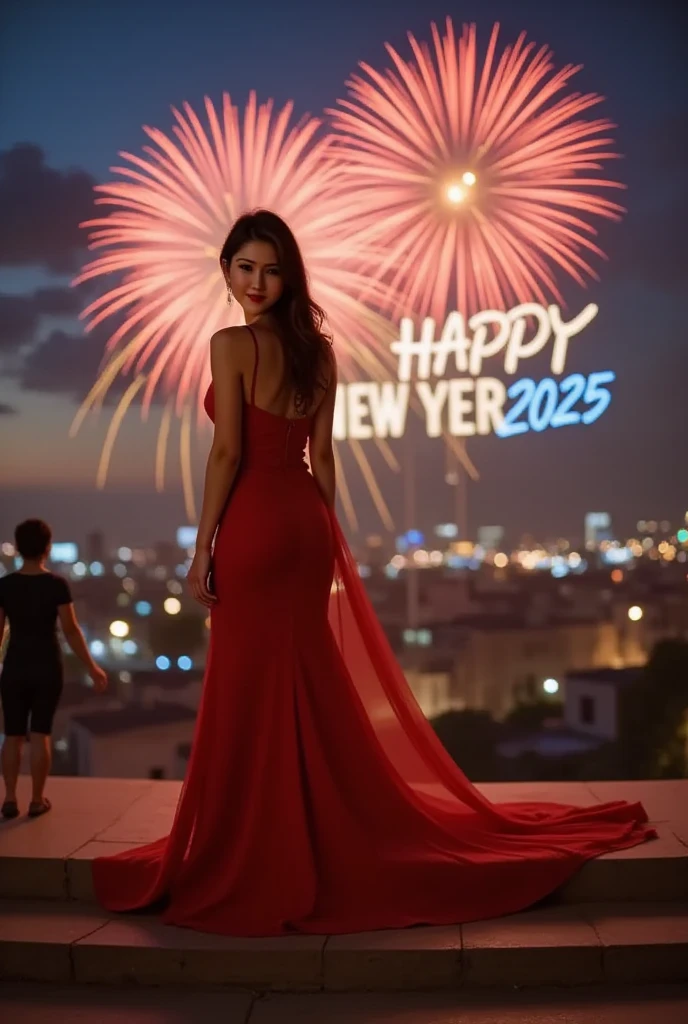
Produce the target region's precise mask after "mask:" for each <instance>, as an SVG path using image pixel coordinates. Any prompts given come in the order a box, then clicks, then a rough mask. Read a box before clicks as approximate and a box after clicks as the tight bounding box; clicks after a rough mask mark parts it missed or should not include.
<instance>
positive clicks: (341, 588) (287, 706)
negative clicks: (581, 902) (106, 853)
mask: <svg viewBox="0 0 688 1024" xmlns="http://www.w3.org/2000/svg"><path fill="white" fill-rule="evenodd" d="M254 341H255V339H254ZM257 355H258V349H257V347H256V370H255V371H254V378H253V386H252V400H251V402H250V403H247V404H246V406H245V415H244V442H243V444H244V453H243V459H242V467H241V470H240V475H239V478H238V480H237V482H236V485H235V487H234V490H233V493H232V496H231V499H230V501H229V502H228V504H227V507H226V510H225V512H224V515H223V517H222V520H221V523H220V526H219V530H218V534H217V538H216V544H215V550H214V556H213V558H214V565H213V568H214V580H215V592H216V595H217V599H218V600H217V603H216V604H215V605H214V606H213V609H212V611H211V623H212V624H211V631H210V647H209V652H208V660H207V667H206V674H205V680H204V686H203V693H202V697H201V702H200V707H199V711H198V718H197V722H196V728H195V736H194V742H193V746H192V751H191V757H190V760H189V767H188V771H187V775H186V779H185V781H184V784H183V787H182V791H181V795H180V799H179V803H178V806H177V811H176V815H175V818H174V823H173V825H172V830H171V832H170V834H169V835H168V836H165V837H164V838H161V839H159V840H158V841H157V842H154V843H151V844H149V845H146V846H141V847H138V848H135V849H132V850H129V851H126V852H124V853H120V854H116V855H115V856H111V857H99V858H97V859H96V860H95V861H94V863H93V880H94V886H95V892H96V895H97V898H98V900H99V902H100V903H101V904H102V905H103V906H104V907H106V908H108V909H109V910H114V911H126V910H133V909H135V908H141V907H145V906H148V905H150V904H153V903H157V902H158V901H159V900H162V899H164V901H165V909H164V911H163V920H164V921H166V922H167V923H169V924H175V925H181V926H186V927H189V928H194V929H197V930H199V931H205V932H216V933H220V934H224V935H234V936H268V935H287V934H293V933H295V932H301V933H310V934H341V933H346V932H358V931H367V930H373V929H378V928H401V927H405V926H408V925H414V924H450V923H458V922H466V921H473V920H477V919H481V918H489V917H497V916H500V915H503V914H508V913H511V912H514V911H517V910H521V909H523V908H525V907H528V906H530V905H531V904H533V903H535V902H536V901H538V900H540V899H541V898H542V897H544V896H546V895H547V894H548V893H550V892H552V891H553V890H554V889H556V888H557V887H558V886H559V885H561V883H562V882H564V881H566V879H568V878H570V877H571V875H573V874H574V872H575V871H577V870H578V868H579V867H580V866H581V865H582V864H583V863H584V862H585V861H586V860H588V859H589V858H591V857H595V856H597V855H598V854H601V853H607V852H609V851H611V850H619V849H623V848H624V847H629V846H634V845H636V844H638V843H641V842H643V841H644V840H646V839H649V838H651V837H654V836H656V832H655V831H654V830H653V829H652V828H650V827H648V826H647V825H645V822H646V821H647V815H646V813H645V811H644V809H643V807H642V805H641V804H639V803H633V804H629V803H624V802H616V803H607V804H597V805H595V806H592V807H584V808H580V807H571V806H566V805H559V804H553V803H513V804H492V803H490V801H488V800H487V799H486V798H485V797H484V796H482V795H481V794H480V793H479V792H478V790H477V789H476V788H475V787H474V786H473V785H472V784H471V783H470V782H469V780H468V779H467V778H466V776H465V775H464V774H463V773H462V772H461V771H460V769H459V768H458V767H457V766H456V764H455V763H454V762H453V760H452V759H451V758H450V757H449V755H448V754H447V753H446V751H445V749H444V747H443V746H442V744H441V743H440V741H439V739H438V738H437V737H436V735H435V733H434V731H433V729H432V727H431V726H430V724H429V723H428V721H427V720H426V718H425V716H424V715H423V712H422V711H421V709H420V707H419V706H418V704H417V703H416V701H415V698H414V697H413V694H412V692H411V690H410V688H409V686H408V684H407V683H406V680H405V678H404V676H403V673H402V671H401V669H400V667H399V665H398V664H397V662H396V660H395V658H394V655H393V653H392V651H391V650H390V647H389V645H388V643H387V640H386V638H385V636H384V633H383V632H382V629H381V627H380V625H379V623H378V621H377V619H376V616H375V613H374V611H373V609H372V607H371V605H370V603H369V600H368V597H367V595H366V592H365V589H364V587H363V585H362V584H361V581H360V579H359V576H358V572H357V569H356V564H355V561H354V559H353V557H352V555H351V552H350V551H349V548H348V546H347V544H346V541H345V539H344V536H343V534H342V531H341V529H340V527H339V524H338V522H337V520H336V517H335V516H334V514H333V513H330V512H329V511H328V509H327V507H326V506H325V504H324V502H323V501H322V498H321V496H320V493H319V491H318V488H317V486H316V484H315V481H314V480H313V478H312V476H311V475H310V473H309V472H308V469H307V467H306V464H305V462H304V456H303V453H304V449H305V445H306V443H307V440H308V435H309V430H310V420H309V419H297V420H290V419H286V418H284V417H281V416H276V415H273V414H272V413H269V412H267V411H266V410H263V409H261V408H259V407H258V406H256V405H255V402H254V395H255V380H256V372H257V368H258V366H257V364H258V360H257ZM206 409H207V411H208V413H209V415H210V416H211V418H212V416H213V392H212V386H211V389H210V390H209V392H208V395H207V396H206ZM333 578H334V583H333Z"/></svg>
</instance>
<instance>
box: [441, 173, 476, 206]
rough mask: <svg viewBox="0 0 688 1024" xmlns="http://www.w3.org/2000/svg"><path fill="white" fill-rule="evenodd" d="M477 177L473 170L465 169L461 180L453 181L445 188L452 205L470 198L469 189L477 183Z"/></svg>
mask: <svg viewBox="0 0 688 1024" xmlns="http://www.w3.org/2000/svg"><path fill="white" fill-rule="evenodd" d="M477 180H478V179H477V178H476V176H475V174H474V173H473V171H465V172H464V174H462V175H461V182H458V181H451V182H450V183H449V184H448V185H447V187H446V190H445V195H446V197H447V199H448V200H449V202H450V203H451V204H452V206H458V205H459V204H460V203H463V201H464V200H465V199H467V198H468V192H469V190H470V189H471V188H472V187H473V186H474V185H475V183H476V181H477Z"/></svg>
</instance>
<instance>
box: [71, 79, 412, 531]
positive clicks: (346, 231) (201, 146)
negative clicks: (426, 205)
mask: <svg viewBox="0 0 688 1024" xmlns="http://www.w3.org/2000/svg"><path fill="white" fill-rule="evenodd" d="M173 114H174V118H175V122H176V123H175V125H174V128H173V131H172V135H171V136H170V135H166V134H165V133H164V132H162V131H160V130H158V129H155V128H150V127H145V128H144V131H145V132H146V135H147V136H148V138H149V139H150V140H151V143H152V145H146V146H145V147H144V148H143V155H137V154H132V153H121V154H120V156H121V158H122V160H123V163H122V164H121V165H120V166H117V167H115V168H113V173H114V174H115V175H116V176H117V178H116V180H114V181H112V182H110V183H109V184H106V185H101V186H98V187H97V189H96V191H97V193H98V196H99V197H98V198H97V200H96V203H97V205H99V206H103V207H107V208H108V210H107V212H106V214H105V215H104V216H102V217H98V218H95V219H93V220H91V221H89V222H87V223H86V224H85V225H83V226H84V227H86V228H88V229H89V231H90V234H89V248H90V249H91V250H94V251H96V252H97V253H99V255H97V256H96V258H95V259H93V260H92V261H91V262H90V263H89V264H88V265H87V266H86V267H85V268H84V270H83V271H82V273H81V274H80V275H79V277H78V278H77V279H76V281H75V282H74V284H79V283H81V282H84V281H89V280H92V279H94V278H100V277H105V276H108V275H115V278H116V281H117V283H116V284H114V285H113V286H112V287H110V289H109V290H108V291H107V292H106V293H105V294H103V295H102V296H101V297H100V298H98V299H96V300H95V301H94V302H92V303H91V304H90V305H89V306H88V307H87V309H85V310H84V312H83V314H82V318H83V319H85V320H86V321H87V330H88V331H91V330H93V328H94V327H96V326H97V325H98V324H101V323H103V322H105V321H108V320H110V319H111V318H119V320H121V323H120V324H119V326H118V327H117V329H116V330H113V334H112V335H111V337H110V339H109V341H108V343H107V346H106V357H107V360H106V364H105V366H104V368H103V370H102V372H101V375H100V377H99V379H98V380H97V381H96V383H95V385H94V387H93V388H92V389H91V392H90V393H89V395H88V396H87V398H86V400H85V401H84V403H83V405H82V407H81V409H80V410H79V412H78V413H77V416H76V418H75V421H74V424H73V428H72V435H73V434H74V433H76V431H78V429H79V427H80V426H81V424H82V422H83V420H84V417H85V415H86V414H87V413H88V411H89V410H90V409H91V408H93V407H96V408H98V407H100V406H102V403H103V401H104V399H105V397H106V395H107V392H108V390H109V388H110V387H111V386H112V384H113V383H114V381H115V380H116V379H117V377H118V376H121V375H122V376H126V375H129V374H133V375H135V376H136V379H137V381H138V383H137V388H136V391H138V390H139V388H141V387H143V391H142V401H141V408H142V415H143V417H144V418H146V417H147V415H148V413H149V411H150V407H151V403H152V402H153V400H154V398H155V397H156V396H157V395H158V394H161V395H163V396H167V397H168V398H172V399H173V401H174V412H175V414H176V416H177V417H178V418H179V419H181V421H182V432H181V438H180V443H181V445H182V459H181V467H182V478H183V486H184V494H185V500H186V507H187V511H188V512H189V515H191V516H193V515H194V514H195V508H194V503H193V487H192V482H191V460H190V449H189V445H190V435H189V424H190V420H189V417H188V410H189V408H190V407H194V408H195V411H196V417H197V423H199V422H200V421H201V420H202V419H203V410H202V401H203V397H204V394H205V391H206V388H207V386H208V383H209V379H210V370H209V361H208V340H209V338H210V336H211V335H212V334H213V333H214V332H215V331H217V330H219V329H220V328H222V327H226V326H229V325H232V324H238V323H242V322H243V315H242V313H241V311H240V310H237V309H236V308H230V309H228V307H227V303H226V290H225V284H224V280H223V277H222V274H221V271H220V268H219V262H218V258H219V252H220V249H221V247H222V243H223V241H224V238H225V235H226V232H227V230H228V228H229V226H230V224H231V223H232V222H233V221H234V220H235V219H236V217H237V216H239V215H240V214H241V213H242V212H245V211H247V210H251V209H255V208H257V207H266V208H269V209H272V210H274V211H275V212H276V213H278V214H280V215H281V216H282V217H284V219H285V220H286V221H287V222H288V223H289V225H290V227H291V228H292V230H293V231H294V232H295V234H296V236H297V238H298V240H299V244H300V246H301V248H302V251H303V253H304V258H305V261H306V265H307V267H308V269H309V273H310V276H311V283H312V289H313V295H314V298H315V299H316V301H317V302H318V303H319V304H320V305H322V306H323V307H324V308H325V309H326V310H327V314H328V322H329V327H330V329H331V331H332V334H333V337H334V341H335V347H336V351H337V354H338V357H339V360H340V365H341V373H342V379H343V380H345V381H346V380H353V379H355V378H356V377H357V375H358V374H359V373H360V372H361V371H362V372H363V374H364V375H365V376H367V377H371V378H378V379H379V378H385V377H387V376H388V375H389V373H390V372H391V371H392V370H393V368H394V359H393V357H392V356H391V354H390V351H389V343H390V342H391V340H392V334H393V328H392V326H391V324H390V323H389V322H388V321H387V320H385V319H383V318H382V317H381V316H379V315H378V314H377V313H375V312H374V310H373V309H371V305H374V306H377V307H378V308H381V307H382V306H383V305H385V304H386V303H387V294H386V293H387V288H386V287H383V286H382V285H381V284H379V283H377V282H376V280H375V279H371V277H370V276H368V275H363V274H362V273H361V272H360V271H359V266H360V265H361V264H362V262H363V257H364V256H365V255H366V250H365V248H364V244H363V243H362V244H361V245H360V246H359V247H358V248H357V247H356V245H355V244H353V243H352V242H351V241H350V235H351V223H352V221H353V220H354V219H355V217H356V211H357V209H358V206H359V204H360V196H357V195H356V194H355V193H352V192H351V189H350V188H349V182H348V179H347V178H345V177H344V176H343V175H342V172H341V168H340V167H339V165H338V163H337V162H336V161H335V160H334V159H333V142H332V139H331V138H328V137H326V136H319V135H318V129H319V127H320V121H319V120H317V119H315V118H304V119H303V120H301V121H300V122H299V123H298V124H295V125H292V124H291V120H292V104H291V103H288V104H287V105H286V106H285V107H283V108H282V109H281V110H279V111H277V112H274V111H273V104H272V102H268V103H265V104H262V105H260V106H259V105H258V103H257V100H256V96H255V94H254V93H251V95H250V98H249V100H248V104H247V107H246V110H245V112H244V115H243V118H242V117H240V113H239V111H238V109H237V108H236V107H235V106H233V105H232V103H231V100H230V97H229V96H228V95H227V94H225V95H224V96H223V101H222V107H221V110H219V111H218V110H217V109H216V108H215V106H214V105H213V104H212V102H211V101H210V100H209V99H206V100H205V114H206V119H207V124H208V128H207V130H206V129H205V128H204V126H203V124H202V122H201V120H200V119H199V117H198V116H197V115H196V113H195V112H194V111H193V109H192V108H191V107H190V106H189V105H188V104H184V105H183V109H182V111H179V110H174V109H173ZM368 255H369V250H368ZM364 298H365V300H366V302H365V303H364V301H363V299H364ZM144 378H145V380H144ZM133 394H134V392H132V391H131V390H130V389H127V391H126V392H125V397H126V405H125V406H123V407H122V406H121V407H119V408H118V410H117V411H116V413H115V415H114V416H113V420H112V425H111V428H110V429H109V430H108V435H107V453H104V455H103V458H102V459H101V463H100V467H99V471H98V484H99V486H103V485H104V482H105V478H106V475H107V467H108V464H109V460H110V456H111V453H112V449H113V445H114V442H115V437H116V433H117V428H118V427H119V425H121V422H122V419H123V416H124V412H126V408H127V407H128V406H129V404H130V402H131V400H132V397H133ZM121 401H122V403H124V402H125V398H123V399H122V400H121ZM170 425H171V424H170V418H169V414H168V413H165V415H164V416H163V420H162V425H161V436H160V438H159V442H158V448H157V453H156V467H155V469H156V472H155V476H156V485H157V486H158V487H159V488H161V487H162V485H163V481H164V466H165V458H166V451H167V441H168V435H169V432H170ZM381 445H382V451H383V455H384V457H385V459H386V460H387V462H388V464H393V462H394V460H393V456H392V455H391V453H390V452H389V451H388V450H387V447H386V445H385V443H384V442H382V443H381ZM373 497H374V500H375V503H376V505H377V506H378V511H379V512H380V514H381V516H382V517H383V519H386V518H388V517H389V512H388V509H387V507H386V505H385V503H384V500H383V499H382V495H381V493H380V492H379V491H376V493H375V494H374V495H373Z"/></svg>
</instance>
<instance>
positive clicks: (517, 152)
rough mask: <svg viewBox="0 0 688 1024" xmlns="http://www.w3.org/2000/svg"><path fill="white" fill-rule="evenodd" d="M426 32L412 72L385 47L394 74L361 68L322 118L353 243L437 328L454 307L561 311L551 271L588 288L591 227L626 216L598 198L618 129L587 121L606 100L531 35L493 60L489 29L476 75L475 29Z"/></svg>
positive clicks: (594, 250)
mask: <svg viewBox="0 0 688 1024" xmlns="http://www.w3.org/2000/svg"><path fill="white" fill-rule="evenodd" d="M431 28H432V41H433V45H432V47H430V46H428V45H427V44H425V43H419V42H418V41H417V40H416V39H415V38H414V37H413V36H412V35H409V41H410V44H411V49H412V51H413V58H414V59H413V60H410V61H406V60H404V59H403V58H402V57H401V56H400V55H399V54H398V53H397V52H396V50H394V49H393V48H392V47H391V46H389V45H388V46H387V51H388V53H389V55H390V57H391V59H392V62H393V65H394V67H393V68H390V69H387V70H386V71H385V72H384V73H381V72H379V71H377V70H375V69H374V68H371V67H370V66H368V65H366V64H362V65H361V67H362V70H363V72H364V75H354V76H353V77H352V79H351V80H350V82H348V83H347V84H348V86H349V89H350V92H349V98H347V99H343V100H340V101H339V107H338V108H337V109H335V110H330V111H328V114H329V115H331V116H332V118H333V127H334V130H335V132H336V135H337V144H338V150H339V155H340V159H341V160H342V161H343V162H344V163H345V165H346V169H347V172H348V174H349V177H350V180H351V188H352V190H355V192H356V194H357V196H358V197H359V214H358V217H357V221H356V224H357V227H358V231H359V235H360V237H361V238H364V239H365V240H366V241H367V242H372V243H374V244H375V245H377V246H380V248H381V249H382V250H383V251H384V253H385V257H384V259H383V260H382V261H381V262H380V264H379V266H378V277H379V279H381V280H383V279H384V280H387V281H388V282H389V283H390V285H391V293H390V294H395V293H396V294H400V293H403V294H404V296H405V299H404V305H405V312H406V313H407V314H410V313H415V314H417V315H420V314H424V313H429V314H431V315H432V316H434V317H435V318H436V319H440V318H442V317H443V316H444V315H445V314H446V311H447V309H448V308H451V303H452V302H456V303H458V308H459V309H460V310H461V311H463V312H466V313H471V312H476V311H477V310H478V309H480V308H485V307H497V308H506V306H507V304H508V303H511V302H522V301H527V300H537V301H540V302H547V301H548V300H550V301H551V300H552V299H555V300H557V301H562V300H561V295H560V292H559V289H558V287H557V283H556V278H555V274H556V272H557V271H564V272H565V273H566V274H567V275H569V276H570V277H571V278H573V279H574V280H575V281H577V282H578V283H579V284H581V285H584V284H585V282H586V279H587V278H589V277H596V276H597V275H596V274H595V271H594V269H593V267H592V266H591V264H590V262H589V260H590V259H591V258H593V257H603V256H604V253H603V252H602V251H601V249H600V248H599V246H598V245H597V244H596V243H595V241H594V239H595V236H596V234H597V231H596V228H595V226H594V221H595V220H596V219H597V218H606V219H610V220H618V219H619V218H620V216H621V214H622V213H623V212H624V209H623V207H622V206H619V205H618V204H616V203H614V202H612V201H610V200H609V199H608V198H606V197H605V196H604V195H603V194H600V193H603V192H604V191H605V190H609V189H614V188H623V185H620V184H619V183H618V182H616V181H611V180H609V179H607V178H606V177H605V174H604V168H605V166H606V165H607V164H608V163H609V161H610V160H614V159H616V158H617V156H618V154H617V153H615V152H614V150H613V140H612V139H611V138H610V137H609V135H608V132H609V131H610V129H612V128H613V127H615V126H614V125H613V124H612V123H611V122H610V121H608V120H606V119H603V118H598V119H589V118H587V117H586V116H584V115H586V112H587V111H589V110H590V109H591V108H592V107H595V106H596V105H597V104H598V103H600V102H601V99H602V97H600V96H597V95H595V94H592V93H585V94H584V93H580V92H571V91H570V90H569V88H568V87H569V83H570V81H571V79H572V78H573V76H574V75H575V74H576V72H577V71H579V70H580V68H579V67H575V66H573V65H566V66H565V67H563V68H561V69H560V70H555V67H554V64H553V61H552V53H551V51H550V50H549V49H548V48H547V47H546V46H542V47H540V48H539V49H536V47H535V45H534V44H533V43H526V41H525V34H521V35H520V36H519V38H518V39H517V40H516V42H515V43H514V44H513V45H511V46H506V47H505V48H504V50H503V51H502V53H501V55H498V54H497V36H498V32H499V26H498V25H495V26H494V27H493V29H492V33H491V36H490V41H489V44H488V47H487V53H486V55H485V59H484V61H483V62H482V65H481V64H480V62H479V55H478V51H477V45H476V30H475V26H474V25H471V26H464V27H463V31H462V34H461V37H460V38H457V36H456V35H455V33H454V29H453V26H452V22H451V19H447V23H446V30H445V33H444V35H440V31H439V30H438V28H437V27H436V25H434V24H433V25H432V27H431ZM364 207H365V209H364ZM591 222H592V223H591ZM399 309H400V307H399V306H398V305H397V306H395V312H399Z"/></svg>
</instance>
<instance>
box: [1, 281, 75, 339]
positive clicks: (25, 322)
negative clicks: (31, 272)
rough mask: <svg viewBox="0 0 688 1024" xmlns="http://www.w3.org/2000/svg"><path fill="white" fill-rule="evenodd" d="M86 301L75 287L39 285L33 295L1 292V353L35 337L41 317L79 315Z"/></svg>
mask: <svg viewBox="0 0 688 1024" xmlns="http://www.w3.org/2000/svg"><path fill="white" fill-rule="evenodd" d="M82 306H83V300H82V298H81V296H80V295H79V293H78V292H77V291H76V290H75V289H74V288H39V289H38V291H36V292H34V293H33V294H31V295H0V353H2V352H11V351H16V350H17V349H19V348H21V346H22V345H26V344H28V343H30V342H32V341H35V340H36V333H37V331H38V327H39V324H40V320H41V317H42V316H76V315H77V314H78V313H79V312H80V310H81V308H82Z"/></svg>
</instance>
